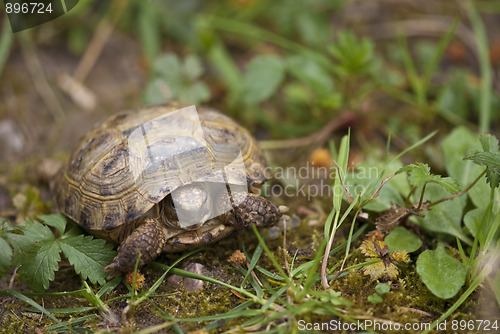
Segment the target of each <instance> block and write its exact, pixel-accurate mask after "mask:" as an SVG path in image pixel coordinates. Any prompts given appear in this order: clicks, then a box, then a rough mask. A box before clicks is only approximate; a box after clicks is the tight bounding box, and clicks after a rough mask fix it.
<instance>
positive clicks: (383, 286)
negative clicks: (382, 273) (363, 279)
mask: <svg viewBox="0 0 500 334" xmlns="http://www.w3.org/2000/svg"><path fill="white" fill-rule="evenodd" d="M375 291H376V292H377V293H378V294H379V295H384V294H386V293H388V292H389V291H391V287H390V285H389V284H387V283H379V284H377V285H376V286H375Z"/></svg>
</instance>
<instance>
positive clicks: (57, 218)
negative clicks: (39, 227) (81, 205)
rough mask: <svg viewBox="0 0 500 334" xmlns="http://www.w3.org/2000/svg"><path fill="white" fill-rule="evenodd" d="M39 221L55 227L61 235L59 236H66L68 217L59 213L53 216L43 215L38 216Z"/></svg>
mask: <svg viewBox="0 0 500 334" xmlns="http://www.w3.org/2000/svg"><path fill="white" fill-rule="evenodd" d="M38 219H40V220H41V221H42V222H44V223H45V224H47V225H49V226H52V227H54V228H55V229H56V230H57V233H59V236H62V235H63V234H64V230H65V229H66V223H67V220H66V217H65V216H63V215H62V214H60V213H58V214H53V215H41V216H38Z"/></svg>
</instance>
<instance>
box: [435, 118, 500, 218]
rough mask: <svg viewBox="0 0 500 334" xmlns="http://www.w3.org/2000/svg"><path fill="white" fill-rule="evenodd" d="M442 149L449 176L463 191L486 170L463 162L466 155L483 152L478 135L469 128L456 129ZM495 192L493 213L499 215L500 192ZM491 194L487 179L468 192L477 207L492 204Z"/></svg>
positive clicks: (445, 141)
mask: <svg viewBox="0 0 500 334" xmlns="http://www.w3.org/2000/svg"><path fill="white" fill-rule="evenodd" d="M442 148H443V153H444V162H445V167H446V171H447V172H448V175H449V176H451V177H453V178H454V179H455V180H457V181H458V184H459V185H460V187H462V189H464V188H466V187H467V186H469V185H470V184H471V183H472V181H474V179H476V178H477V177H478V175H479V174H481V172H482V171H483V170H484V167H481V166H478V165H476V164H474V163H473V162H472V161H469V160H465V161H464V160H463V157H464V156H465V155H466V154H468V153H469V154H470V152H474V151H480V150H481V145H480V143H479V140H478V137H477V135H476V134H474V133H472V132H471V131H470V130H468V129H467V128H465V127H457V128H455V129H454V130H453V131H452V132H451V133H450V134H449V135H448V136H447V137H446V138H445V139H444V140H443V143H442ZM495 192H496V196H495V203H494V204H493V212H495V213H497V212H498V211H499V208H500V191H499V190H498V189H496V190H495ZM490 193H491V188H490V187H489V186H488V184H487V183H486V178H483V179H481V180H479V182H477V183H476V185H475V186H474V187H472V189H470V190H469V191H468V192H467V196H468V197H469V198H470V199H471V201H472V203H474V205H475V206H476V207H482V206H484V204H485V203H489V202H490ZM461 197H462V196H461Z"/></svg>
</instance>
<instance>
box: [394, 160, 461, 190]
mask: <svg viewBox="0 0 500 334" xmlns="http://www.w3.org/2000/svg"><path fill="white" fill-rule="evenodd" d="M405 171H407V172H408V174H409V177H408V180H409V181H410V184H411V185H413V186H415V187H420V186H423V185H425V184H426V183H430V182H432V183H437V184H439V185H441V186H442V187H443V188H445V189H446V190H448V191H449V192H451V193H452V194H454V193H457V192H458V191H459V190H460V187H459V185H458V183H457V182H456V181H455V180H454V179H453V178H451V177H444V178H443V177H441V175H434V174H431V168H430V167H429V166H428V165H427V164H424V163H421V162H418V163H416V164H412V165H406V166H403V167H402V168H400V169H399V170H398V171H397V172H396V174H399V173H402V172H405Z"/></svg>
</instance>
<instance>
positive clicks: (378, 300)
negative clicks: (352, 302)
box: [367, 293, 384, 304]
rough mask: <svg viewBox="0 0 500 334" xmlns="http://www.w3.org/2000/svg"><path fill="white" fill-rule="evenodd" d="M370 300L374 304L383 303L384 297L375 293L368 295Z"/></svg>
mask: <svg viewBox="0 0 500 334" xmlns="http://www.w3.org/2000/svg"><path fill="white" fill-rule="evenodd" d="M367 299H368V301H369V302H370V303H372V304H379V303H382V302H383V301H384V300H383V299H382V297H380V295H378V294H376V293H374V294H373V295H370V296H368V298H367Z"/></svg>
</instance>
